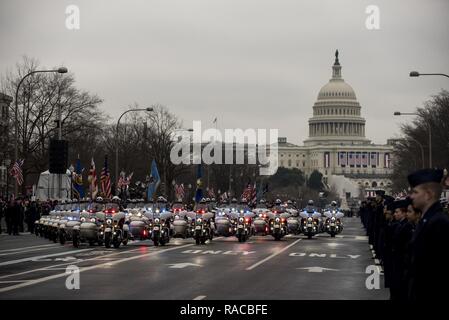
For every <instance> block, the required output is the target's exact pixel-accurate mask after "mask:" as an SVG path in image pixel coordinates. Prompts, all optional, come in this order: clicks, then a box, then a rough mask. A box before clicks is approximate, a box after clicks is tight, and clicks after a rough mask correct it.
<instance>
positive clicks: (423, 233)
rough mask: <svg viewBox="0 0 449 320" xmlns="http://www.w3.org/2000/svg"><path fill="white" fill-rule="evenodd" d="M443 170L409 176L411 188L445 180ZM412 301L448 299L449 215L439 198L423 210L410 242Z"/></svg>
mask: <svg viewBox="0 0 449 320" xmlns="http://www.w3.org/2000/svg"><path fill="white" fill-rule="evenodd" d="M442 176H443V170H435V169H422V170H419V171H417V172H415V173H413V174H411V175H409V176H408V180H409V183H410V185H411V187H413V188H414V187H416V186H418V185H420V184H423V183H427V182H437V183H439V182H441V179H442ZM410 246H411V261H410V273H409V277H410V278H409V295H408V297H409V299H410V300H443V299H445V300H446V299H447V290H448V289H449V276H448V274H449V217H448V215H447V214H445V213H443V208H442V206H441V204H440V202H439V201H436V202H435V203H434V204H433V205H432V206H431V207H430V208H429V209H428V210H427V211H426V212H423V215H422V217H421V220H420V221H419V223H418V225H417V227H416V230H415V232H414V234H413V237H412V240H411V242H410Z"/></svg>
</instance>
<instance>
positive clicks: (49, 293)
mask: <svg viewBox="0 0 449 320" xmlns="http://www.w3.org/2000/svg"><path fill="white" fill-rule="evenodd" d="M345 225H346V228H345V230H344V231H343V233H342V234H341V235H339V236H337V237H336V238H331V237H330V236H328V235H327V234H321V235H319V236H318V237H316V238H315V239H311V240H308V239H306V238H304V237H303V236H287V237H286V238H284V239H283V240H282V241H280V242H276V241H274V240H273V238H272V237H271V236H267V237H262V236H258V237H252V238H251V239H250V241H249V242H247V243H243V244H239V243H238V242H237V240H236V238H233V237H231V238H223V237H220V238H215V239H214V240H213V241H212V242H211V243H208V244H206V245H203V246H196V245H195V244H194V243H193V240H192V239H185V240H184V239H172V240H171V241H170V243H169V244H168V245H167V246H164V247H154V246H153V244H151V243H150V242H147V241H143V242H133V243H130V244H128V245H127V246H126V247H120V249H118V250H116V249H113V248H111V249H105V248H99V247H89V246H87V245H85V246H81V247H80V248H78V249H75V248H73V247H72V246H71V243H67V244H66V245H65V246H61V245H60V244H54V243H51V242H49V241H48V240H46V239H43V238H37V237H35V236H34V235H30V234H22V235H20V236H16V237H13V236H7V235H4V234H2V235H0V299H186V300H191V299H220V300H221V299H376V300H377V299H387V298H388V292H387V290H385V289H383V288H382V282H383V277H382V276H381V278H380V280H381V281H380V282H381V289H377V290H376V289H374V290H368V289H367V288H366V286H365V280H366V278H367V276H368V274H366V273H365V270H366V267H367V266H368V265H373V264H374V261H373V259H372V255H371V252H370V250H369V246H368V243H367V239H366V237H365V236H364V233H363V229H362V227H361V224H360V221H359V219H358V218H345ZM68 265H76V266H77V267H79V268H80V289H79V290H68V289H66V286H65V283H66V279H67V277H68V276H69V275H68V274H66V273H65V271H66V267H67V266H68Z"/></svg>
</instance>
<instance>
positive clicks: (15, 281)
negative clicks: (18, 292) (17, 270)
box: [0, 280, 28, 283]
mask: <svg viewBox="0 0 449 320" xmlns="http://www.w3.org/2000/svg"><path fill="white" fill-rule="evenodd" d="M26 281H28V280H8V281H0V283H22V282H26Z"/></svg>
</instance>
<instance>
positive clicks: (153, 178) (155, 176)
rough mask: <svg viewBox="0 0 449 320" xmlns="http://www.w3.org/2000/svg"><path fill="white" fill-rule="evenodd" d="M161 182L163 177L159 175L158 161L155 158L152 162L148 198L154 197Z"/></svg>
mask: <svg viewBox="0 0 449 320" xmlns="http://www.w3.org/2000/svg"><path fill="white" fill-rule="evenodd" d="M160 182H161V178H160V177H159V172H158V171H157V165H156V161H155V160H154V159H153V162H152V163H151V174H150V182H149V183H148V190H147V199H148V200H151V199H153V195H154V193H155V192H156V190H157V187H158V186H159V183H160Z"/></svg>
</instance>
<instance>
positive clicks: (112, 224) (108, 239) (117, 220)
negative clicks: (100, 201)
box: [104, 196, 130, 248]
mask: <svg viewBox="0 0 449 320" xmlns="http://www.w3.org/2000/svg"><path fill="white" fill-rule="evenodd" d="M104 215H105V216H104V245H105V247H106V248H110V247H111V244H112V245H113V246H114V248H119V247H120V245H121V244H123V245H124V246H125V245H127V244H128V241H129V239H130V234H129V226H128V224H126V223H125V222H126V215H125V212H124V211H123V208H121V206H120V198H119V197H117V196H114V197H113V198H112V202H110V203H107V204H106V205H105V209H104Z"/></svg>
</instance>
